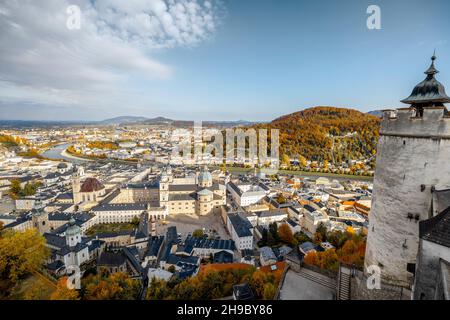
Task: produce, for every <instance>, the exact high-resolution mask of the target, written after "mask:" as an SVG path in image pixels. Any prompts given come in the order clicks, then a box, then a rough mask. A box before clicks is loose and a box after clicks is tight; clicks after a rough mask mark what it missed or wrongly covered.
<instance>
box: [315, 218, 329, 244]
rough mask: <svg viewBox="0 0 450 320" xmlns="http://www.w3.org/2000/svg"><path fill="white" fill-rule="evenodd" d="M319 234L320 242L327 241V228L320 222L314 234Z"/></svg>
mask: <svg viewBox="0 0 450 320" xmlns="http://www.w3.org/2000/svg"><path fill="white" fill-rule="evenodd" d="M317 233H319V234H320V236H321V239H322V241H327V227H326V226H325V224H324V223H323V222H320V223H319V225H318V226H317V228H316V234H317Z"/></svg>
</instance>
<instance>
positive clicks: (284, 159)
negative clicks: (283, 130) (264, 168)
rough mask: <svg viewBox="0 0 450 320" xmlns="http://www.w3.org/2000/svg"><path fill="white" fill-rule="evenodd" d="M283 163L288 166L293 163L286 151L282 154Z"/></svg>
mask: <svg viewBox="0 0 450 320" xmlns="http://www.w3.org/2000/svg"><path fill="white" fill-rule="evenodd" d="M281 163H282V164H284V165H286V166H288V165H290V164H291V158H290V157H289V156H288V155H287V154H285V153H284V154H283V155H282V156H281Z"/></svg>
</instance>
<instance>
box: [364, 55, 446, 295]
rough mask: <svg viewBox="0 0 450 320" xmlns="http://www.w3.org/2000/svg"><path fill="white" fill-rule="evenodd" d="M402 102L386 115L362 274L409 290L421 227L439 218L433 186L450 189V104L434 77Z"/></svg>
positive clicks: (431, 72)
mask: <svg viewBox="0 0 450 320" xmlns="http://www.w3.org/2000/svg"><path fill="white" fill-rule="evenodd" d="M431 60H432V63H431V66H430V67H429V68H428V70H427V71H426V72H425V74H426V78H425V80H424V81H422V82H421V83H419V84H418V85H417V86H416V87H415V88H414V90H413V92H412V93H411V95H410V96H409V97H408V98H406V99H405V100H403V101H402V102H403V103H405V104H409V105H410V106H409V107H408V108H403V109H398V110H386V111H384V116H383V120H382V122H381V130H380V139H379V142H378V153H377V160H376V172H375V178H374V193H373V199H372V209H371V212H370V216H369V234H368V239H367V249H366V258H365V269H366V271H367V268H368V267H370V266H378V267H379V268H380V270H381V278H382V281H384V282H386V283H389V284H394V285H400V286H403V287H409V286H410V285H411V283H412V280H413V274H414V270H415V264H416V259H417V252H418V246H419V222H420V221H422V220H427V219H429V218H431V217H433V216H434V215H436V214H437V213H438V212H437V211H438V209H437V208H435V207H434V206H433V197H434V196H435V195H434V193H436V190H437V186H439V185H450V170H448V165H449V159H450V115H449V113H448V111H447V109H446V107H445V106H444V104H445V103H450V98H449V97H448V96H447V95H446V93H445V89H444V86H443V85H442V84H441V83H440V82H438V81H437V80H436V78H435V75H436V74H437V73H438V71H437V70H436V68H435V60H436V56H435V55H433V57H432V59H431Z"/></svg>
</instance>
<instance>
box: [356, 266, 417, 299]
mask: <svg viewBox="0 0 450 320" xmlns="http://www.w3.org/2000/svg"><path fill="white" fill-rule="evenodd" d="M351 300H411V291H410V290H408V289H405V288H403V287H399V286H393V285H389V284H386V283H381V287H380V289H369V288H368V287H367V277H366V276H364V274H363V273H362V272H357V273H356V274H355V275H354V276H353V277H352V279H351Z"/></svg>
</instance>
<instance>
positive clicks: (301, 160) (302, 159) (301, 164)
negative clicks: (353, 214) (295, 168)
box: [298, 156, 308, 168]
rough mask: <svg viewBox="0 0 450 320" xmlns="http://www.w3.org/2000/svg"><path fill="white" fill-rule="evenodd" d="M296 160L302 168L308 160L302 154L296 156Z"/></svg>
mask: <svg viewBox="0 0 450 320" xmlns="http://www.w3.org/2000/svg"><path fill="white" fill-rule="evenodd" d="M298 161H299V163H300V166H301V167H302V168H304V167H306V166H307V165H308V160H306V158H305V157H304V156H299V157H298Z"/></svg>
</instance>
